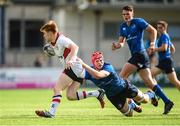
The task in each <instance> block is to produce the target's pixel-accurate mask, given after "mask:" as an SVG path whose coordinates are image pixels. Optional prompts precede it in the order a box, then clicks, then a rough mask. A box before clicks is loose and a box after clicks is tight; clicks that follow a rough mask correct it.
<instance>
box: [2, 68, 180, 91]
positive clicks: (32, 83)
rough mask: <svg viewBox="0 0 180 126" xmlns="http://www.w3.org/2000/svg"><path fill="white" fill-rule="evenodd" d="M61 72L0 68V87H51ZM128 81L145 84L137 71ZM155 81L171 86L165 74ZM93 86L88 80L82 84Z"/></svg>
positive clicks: (57, 69) (55, 70) (41, 69)
mask: <svg viewBox="0 0 180 126" xmlns="http://www.w3.org/2000/svg"><path fill="white" fill-rule="evenodd" d="M61 72H62V70H61V69H60V68H0V89H17V88H52V87H53V85H54V84H55V83H56V81H57V79H58V77H59V75H60V73H61ZM117 72H118V73H119V71H117ZM176 73H177V77H180V68H176ZM129 81H130V82H131V83H132V84H134V85H136V86H138V87H142V86H145V84H144V83H143V81H142V80H141V79H140V77H139V75H138V74H137V73H134V74H133V75H131V76H130V77H129ZM157 81H158V84H160V85H161V86H162V87H164V86H166V87H171V86H172V84H170V83H169V81H168V79H167V77H166V75H165V74H160V75H158V76H157ZM93 86H94V85H93V84H92V83H91V82H90V81H87V83H86V84H85V85H83V87H93Z"/></svg>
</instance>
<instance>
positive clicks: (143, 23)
mask: <svg viewBox="0 0 180 126" xmlns="http://www.w3.org/2000/svg"><path fill="white" fill-rule="evenodd" d="M137 23H138V26H139V27H140V28H141V29H143V30H145V29H146V28H147V27H148V25H149V23H147V22H146V21H145V20H144V19H143V18H138V19H137Z"/></svg>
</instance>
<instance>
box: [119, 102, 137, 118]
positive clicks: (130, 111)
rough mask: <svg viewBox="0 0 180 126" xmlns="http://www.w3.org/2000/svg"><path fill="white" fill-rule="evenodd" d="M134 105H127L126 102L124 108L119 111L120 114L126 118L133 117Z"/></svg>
mask: <svg viewBox="0 0 180 126" xmlns="http://www.w3.org/2000/svg"><path fill="white" fill-rule="evenodd" d="M135 106H136V105H135V103H128V101H127V100H126V101H125V103H124V106H123V107H122V108H121V109H120V112H121V113H122V114H123V115H125V116H128V117H131V116H133V109H134V108H135Z"/></svg>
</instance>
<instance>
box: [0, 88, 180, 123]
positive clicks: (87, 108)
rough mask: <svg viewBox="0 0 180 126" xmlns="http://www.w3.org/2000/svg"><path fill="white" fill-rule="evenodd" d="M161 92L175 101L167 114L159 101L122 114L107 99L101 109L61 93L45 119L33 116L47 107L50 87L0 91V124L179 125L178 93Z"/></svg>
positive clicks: (88, 100)
mask: <svg viewBox="0 0 180 126" xmlns="http://www.w3.org/2000/svg"><path fill="white" fill-rule="evenodd" d="M142 90H143V91H145V89H144V88H143V89H142ZM164 91H165V92H166V93H167V94H168V96H169V97H170V98H171V99H172V100H173V101H174V103H175V106H174V108H173V109H172V111H171V112H170V113H169V114H168V115H162V112H163V107H164V104H163V102H162V101H159V106H158V107H153V106H152V105H151V104H143V105H142V107H143V112H142V113H140V114H139V113H134V116H133V117H124V116H123V115H122V114H121V113H120V112H119V111H118V110H116V109H115V108H114V107H113V106H112V105H111V104H110V102H109V101H108V100H107V99H106V106H105V108H104V109H101V108H100V105H99V103H98V101H97V100H96V99H95V98H89V99H85V100H81V101H68V100H67V99H66V97H65V92H64V95H63V99H62V102H61V104H60V105H59V108H58V112H57V116H56V118H51V119H49V118H48V119H47V118H40V117H37V116H36V115H35V113H34V111H35V110H36V109H43V110H44V109H47V110H48V108H49V106H50V101H51V96H52V90H50V89H49V90H48V89H47V90H0V125H3V126H5V125H14V126H15V125H16V126H20V125H26V126H42V125H46V126H53V125H58V126H62V125H143V126H147V125H180V92H178V91H177V89H175V88H169V89H168V88H166V89H164Z"/></svg>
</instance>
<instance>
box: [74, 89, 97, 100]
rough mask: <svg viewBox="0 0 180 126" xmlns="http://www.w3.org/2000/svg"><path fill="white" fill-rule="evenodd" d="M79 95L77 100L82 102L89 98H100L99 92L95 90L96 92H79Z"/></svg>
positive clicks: (77, 93)
mask: <svg viewBox="0 0 180 126" xmlns="http://www.w3.org/2000/svg"><path fill="white" fill-rule="evenodd" d="M76 95H77V99H78V100H81V99H85V98H87V97H96V98H97V97H98V96H99V91H98V90H95V91H78V92H76Z"/></svg>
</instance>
